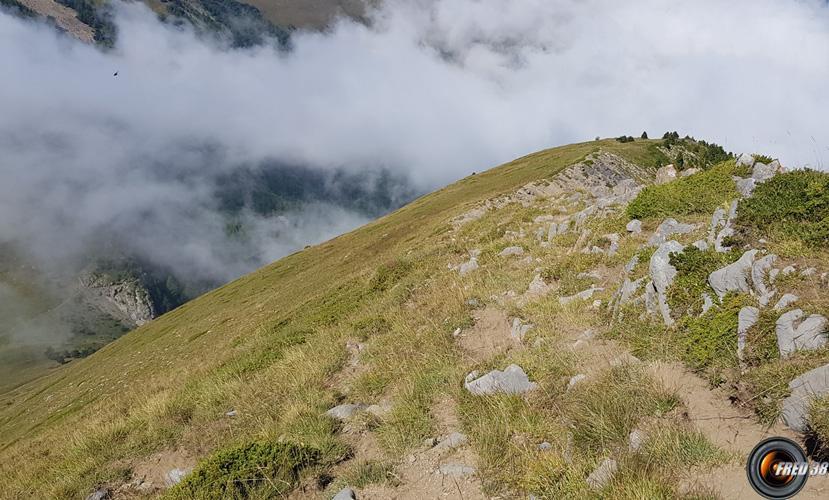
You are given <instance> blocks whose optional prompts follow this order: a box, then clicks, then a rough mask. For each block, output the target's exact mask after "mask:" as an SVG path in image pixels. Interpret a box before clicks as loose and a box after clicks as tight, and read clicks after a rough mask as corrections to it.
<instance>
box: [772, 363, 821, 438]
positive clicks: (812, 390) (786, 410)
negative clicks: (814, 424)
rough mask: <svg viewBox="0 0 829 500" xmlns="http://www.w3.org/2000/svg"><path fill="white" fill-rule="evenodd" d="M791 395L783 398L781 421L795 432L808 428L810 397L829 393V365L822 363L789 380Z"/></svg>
mask: <svg viewBox="0 0 829 500" xmlns="http://www.w3.org/2000/svg"><path fill="white" fill-rule="evenodd" d="M789 389H791V396H789V397H787V398H786V399H784V400H783V411H782V415H783V421H784V422H786V425H788V426H789V427H790V428H792V429H793V430H795V431H797V432H806V431H807V430H808V429H809V419H808V415H809V406H810V405H811V403H812V399H814V398H818V397H822V396H825V395H826V394H829V365H823V366H821V367H819V368H815V369H814V370H811V371H808V372H806V373H804V374H803V375H801V376H799V377H797V378H796V379H794V380H792V381H791V382H789Z"/></svg>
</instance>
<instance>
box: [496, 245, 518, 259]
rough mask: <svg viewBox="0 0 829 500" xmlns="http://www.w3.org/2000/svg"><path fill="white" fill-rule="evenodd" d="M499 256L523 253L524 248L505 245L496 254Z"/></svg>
mask: <svg viewBox="0 0 829 500" xmlns="http://www.w3.org/2000/svg"><path fill="white" fill-rule="evenodd" d="M498 255H500V256H501V257H509V256H510V255H524V248H523V247H519V246H514V247H506V248H505V249H503V250H501V252H500V253H499V254H498Z"/></svg>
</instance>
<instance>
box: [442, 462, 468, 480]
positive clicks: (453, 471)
mask: <svg viewBox="0 0 829 500" xmlns="http://www.w3.org/2000/svg"><path fill="white" fill-rule="evenodd" d="M438 472H440V473H441V474H442V475H444V476H451V477H467V476H471V475H473V474H475V467H472V466H469V465H465V464H454V463H453V464H443V465H441V466H440V467H438Z"/></svg>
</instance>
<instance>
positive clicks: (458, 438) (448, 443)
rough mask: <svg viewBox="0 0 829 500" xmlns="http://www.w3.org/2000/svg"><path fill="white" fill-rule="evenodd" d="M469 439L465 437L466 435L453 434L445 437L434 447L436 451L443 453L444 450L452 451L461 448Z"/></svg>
mask: <svg viewBox="0 0 829 500" xmlns="http://www.w3.org/2000/svg"><path fill="white" fill-rule="evenodd" d="M468 440H469V439H468V438H467V437H466V434H461V433H460V432H453V433H451V434H449V435H448V436H446V438H445V439H444V440H443V441H441V442H439V443H437V444H436V445H434V446H435V449H436V450H440V451H445V450H453V449H455V448H458V447H460V446H463V445H465V444H466V443H467V441H468Z"/></svg>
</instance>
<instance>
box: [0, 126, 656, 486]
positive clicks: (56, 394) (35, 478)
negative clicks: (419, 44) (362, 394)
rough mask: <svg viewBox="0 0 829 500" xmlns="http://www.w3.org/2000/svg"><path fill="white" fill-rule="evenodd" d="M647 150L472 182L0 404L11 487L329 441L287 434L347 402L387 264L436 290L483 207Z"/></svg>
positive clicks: (563, 158)
mask: <svg viewBox="0 0 829 500" xmlns="http://www.w3.org/2000/svg"><path fill="white" fill-rule="evenodd" d="M647 145H648V143H646V142H636V143H632V144H619V143H617V142H615V141H602V142H590V143H583V144H577V145H572V146H567V147H561V148H556V149H551V150H547V151H543V152H539V153H535V154H532V155H529V156H526V157H523V158H521V159H518V160H515V161H513V162H511V163H508V164H506V165H503V166H501V167H499V168H497V169H493V170H490V171H488V172H484V173H481V174H478V175H475V176H471V177H468V178H466V179H463V180H462V181H460V182H458V183H456V184H453V185H451V186H449V187H447V188H444V189H442V190H440V191H438V192H435V193H433V194H430V195H427V196H424V197H422V198H420V199H418V200H416V201H415V202H413V203H411V204H410V205H408V206H406V207H404V208H402V209H400V210H398V211H397V212H395V213H393V214H391V215H389V216H386V217H383V218H381V219H379V220H377V221H375V222H373V223H371V224H369V225H367V226H365V227H363V228H360V229H358V230H356V231H353V232H351V233H349V234H346V235H343V236H341V237H339V238H336V239H334V240H332V241H329V242H326V243H324V244H321V245H318V246H315V247H312V248H309V249H306V250H304V251H302V252H298V253H296V254H293V255H291V256H288V257H286V258H284V259H281V260H280V261H278V262H275V263H274V264H272V265H270V266H267V267H266V268H263V269H262V270H260V271H257V272H255V273H252V274H250V275H248V276H245V277H243V278H241V279H239V280H237V281H235V282H233V283H230V284H228V285H226V286H224V287H222V288H220V289H218V290H215V291H213V292H211V293H209V294H207V295H205V296H203V297H201V298H200V299H198V300H195V301H193V302H191V303H189V304H186V305H184V306H182V307H180V308H178V309H177V310H175V311H172V312H171V313H168V314H166V315H164V316H162V317H161V318H159V319H157V320H155V321H153V322H152V323H151V324H149V325H146V326H144V327H142V328H139V329H138V330H136V331H134V332H131V333H130V334H128V335H126V336H124V337H123V338H121V339H119V340H118V341H116V342H114V343H112V344H110V345H108V346H107V347H105V348H104V349H102V350H101V351H99V352H97V353H96V354H94V355H92V356H90V357H89V358H87V359H84V360H79V361H76V362H73V363H71V364H70V365H68V366H65V367H62V368H61V369H58V370H55V371H54V372H53V373H51V374H49V375H48V376H46V377H43V378H42V379H39V380H37V381H35V382H33V383H31V384H28V385H26V386H23V387H20V388H18V389H16V390H14V391H13V392H11V393H7V394H4V395H2V396H0V450H1V451H0V475H2V476H4V477H9V478H10V480H9V482H8V484H7V486H10V488H11V490H10V491H11V492H14V491H15V489H17V488H19V491H27V490H31V489H34V491H36V492H40V493H42V494H48V495H52V496H72V495H77V494H79V493H82V492H83V491H88V488H91V487H92V486H93V485H94V484H96V483H98V482H102V481H106V480H111V479H113V478H116V477H118V476H119V475H123V474H126V473H127V466H125V465H124V464H123V459H124V458H127V457H131V456H141V455H147V454H149V453H151V452H153V451H156V450H159V449H161V448H163V447H165V446H166V447H170V446H171V444H173V443H179V444H181V445H186V446H187V447H189V448H190V449H193V450H196V451H197V452H201V453H205V452H207V451H209V450H211V449H214V448H215V447H216V446H218V445H219V444H221V443H225V442H228V441H233V440H237V439H241V438H243V437H244V436H272V435H274V434H275V433H276V435H280V434H283V435H284V434H286V433H288V434H292V433H294V434H295V433H299V434H300V435H302V434H303V433H306V434H309V435H310V437H309V439H311V438H313V437H314V436H326V435H327V434H325V433H316V432H314V431H312V430H309V429H290V428H289V427H290V425H291V423H292V422H295V421H296V422H304V421H303V420H302V419H296V418H294V417H296V414H298V413H303V412H306V413H307V412H317V411H319V410H320V409H324V408H325V407H326V404H330V403H332V402H333V398H334V397H336V395H335V394H334V393H332V391H331V390H329V389H327V388H326V380H327V379H328V377H329V376H330V375H331V374H332V373H334V372H335V371H336V370H337V369H338V368H339V367H340V366H341V365H342V363H343V360H344V359H345V350H344V348H343V347H342V344H343V342H338V340H341V339H345V338H347V337H348V336H349V335H352V334H353V330H351V329H350V325H351V324H352V322H353V321H354V318H357V319H359V317H361V316H363V315H366V314H368V313H369V312H370V311H367V309H368V308H370V307H371V306H372V305H375V306H376V305H377V304H381V303H383V301H392V302H394V301H395V300H399V298H395V297H393V295H394V294H392V293H380V292H372V291H371V290H370V287H369V286H368V282H369V280H370V278H371V277H372V275H373V273H374V272H375V270H376V269H377V267H378V266H379V265H380V264H383V263H386V262H389V261H391V260H392V259H394V258H397V257H405V256H407V255H409V256H410V258H414V260H415V262H417V263H418V265H417V267H418V269H419V272H421V273H422V276H423V277H424V278H428V276H429V275H430V274H432V272H433V269H430V268H429V264H434V265H436V266H438V268H439V267H441V266H445V262H446V261H447V260H448V256H447V255H440V254H441V253H443V254H446V253H449V252H451V250H450V249H447V246H448V241H447V240H448V236H447V234H446V231H447V230H448V225H447V221H448V220H449V219H450V218H451V217H452V216H454V215H457V214H459V213H462V212H463V211H465V210H466V209H468V208H469V207H470V206H471V205H472V204H474V203H475V202H477V201H479V200H483V199H486V198H489V197H492V196H494V195H496V194H498V193H503V192H509V191H512V190H514V189H515V188H516V187H518V186H520V185H522V184H524V183H526V182H528V181H531V180H535V179H539V178H544V177H549V176H551V175H554V174H555V173H557V172H558V171H560V170H561V169H562V168H564V167H565V166H567V165H569V164H572V163H574V162H576V161H577V160H579V159H581V158H582V157H584V156H585V155H586V154H588V153H590V152H591V151H594V150H595V149H596V148H597V147H601V148H603V149H605V150H608V151H611V152H616V153H619V154H622V155H624V156H627V157H629V158H631V159H633V160H638V161H643V160H646V159H647V158H648V152H647V147H646V146H647ZM372 294H374V295H372ZM381 298H382V300H381ZM398 305H399V304H398ZM363 306H365V308H363V309H361V307H363ZM437 312H438V311H425V310H424V311H423V312H422V315H424V316H426V315H428V314H430V313H437ZM443 312H444V311H440V313H443ZM449 313H451V314H456V315H457V314H459V311H449ZM422 320H423V318H422V317H421V318H420V321H422ZM417 321H418V319H413V318H404V319H403V322H404V323H408V324H401V325H398V327H399V328H401V329H404V330H406V331H409V330H410V329H411V328H412V327H413V325H414V324H415V323H417ZM431 326H439V325H431ZM297 331H299V333H296V332H297ZM286 335H287V336H290V335H295V336H298V338H299V339H300V340H299V341H298V342H300V343H301V345H300V346H298V347H296V348H289V349H287V350H286V349H285V348H284V346H283V347H280V345H282V344H284V342H282V341H281V340H280V338H282V337H281V336H286ZM338 336H339V338H338ZM283 351H284V352H283ZM298 367H301V368H302V369H301V370H297V369H296V368H298ZM300 372H301V373H300ZM300 392H301V394H299V396H297V394H298V393H300ZM231 407H236V408H239V409H240V413H242V418H240V419H238V423H236V424H234V426H233V427H228V426H227V424H225V423H223V422H222V420H221V416H222V414H223V411H226V410H227V409H229V408H231ZM303 425H304V424H303ZM314 425H325V424H324V422H315V424H314ZM326 439H327V438H326ZM389 439H390V441H393V440H394V439H395V438H394V437H393V436H390V437H389ZM401 442H402V443H403V444H405V442H406V439H402V440H401ZM318 444H319V445H320V446H322V447H325V446H329V447H330V448H331V449H332V450H334V449H336V446H337V444H336V443H333V442H325V443H318ZM23 461H25V464H24V465H21V463H22V462H23ZM12 494H14V493H12Z"/></svg>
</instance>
